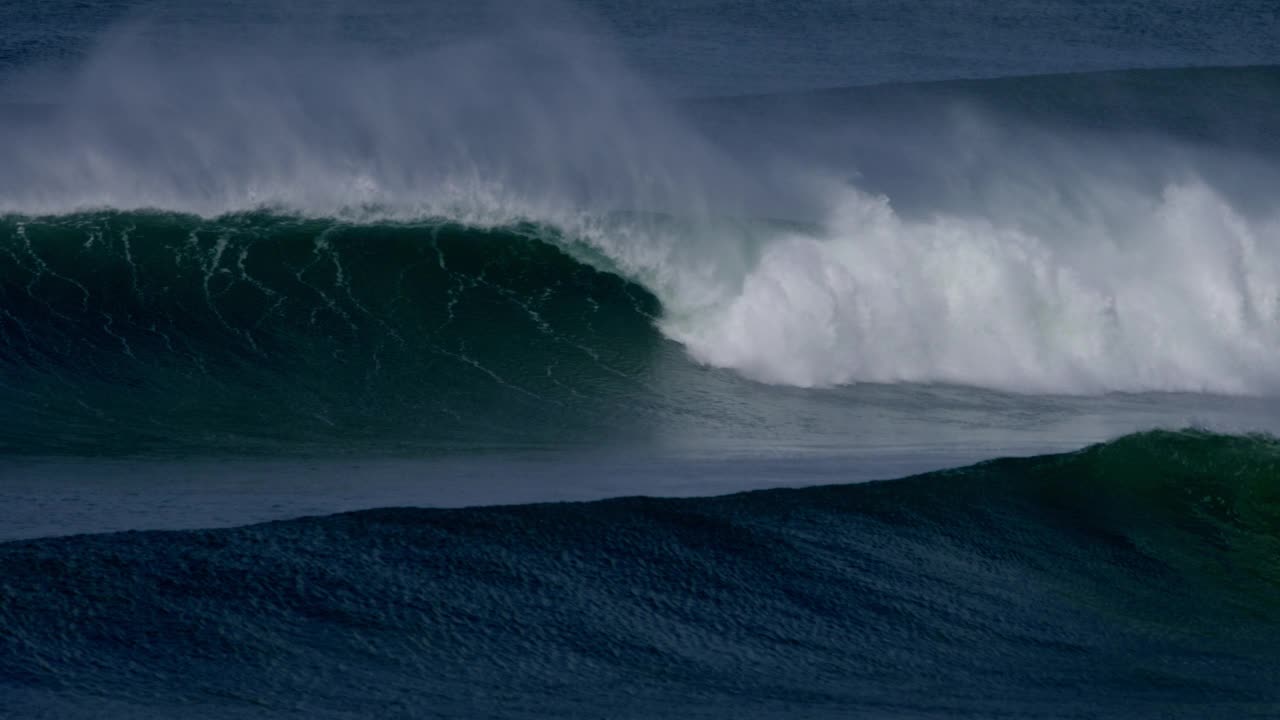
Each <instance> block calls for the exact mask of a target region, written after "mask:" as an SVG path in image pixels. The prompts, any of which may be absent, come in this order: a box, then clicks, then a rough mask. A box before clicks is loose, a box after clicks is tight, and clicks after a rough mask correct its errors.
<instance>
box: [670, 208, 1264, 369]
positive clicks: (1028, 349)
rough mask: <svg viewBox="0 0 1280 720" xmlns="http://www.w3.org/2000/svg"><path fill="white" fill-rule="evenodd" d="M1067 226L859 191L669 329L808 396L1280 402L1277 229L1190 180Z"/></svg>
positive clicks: (723, 361) (705, 354) (706, 354)
mask: <svg viewBox="0 0 1280 720" xmlns="http://www.w3.org/2000/svg"><path fill="white" fill-rule="evenodd" d="M1059 225H1060V227H1062V230H1061V232H1060V234H1058V235H1055V236H1037V235H1034V234H1029V233H1027V232H1025V231H1022V230H1019V229H1016V228H1010V227H1002V226H1000V225H998V224H994V223H992V222H990V221H988V220H984V219H980V218H979V219H973V218H963V217H948V216H942V217H934V218H930V219H924V220H908V219H904V218H903V217H901V216H900V215H898V214H897V213H895V212H894V210H893V208H892V206H891V205H890V203H889V202H888V200H886V199H885V198H883V197H875V196H872V195H868V194H866V193H863V192H860V191H858V190H856V189H853V188H847V189H845V190H843V191H841V192H839V193H838V194H837V195H836V196H835V198H834V200H833V205H832V210H831V215H830V217H829V218H828V220H827V222H826V223H825V226H824V228H823V230H822V232H820V233H815V234H800V233H790V234H783V235H780V236H779V237H778V238H777V239H776V240H774V241H773V242H772V243H770V244H769V245H768V247H767V248H765V250H764V252H763V256H762V257H761V259H760V261H759V263H758V265H756V266H755V267H754V268H753V269H752V270H751V271H750V272H749V274H748V275H747V276H746V278H745V280H744V281H743V283H742V286H741V290H740V291H739V292H737V293H734V294H732V295H731V296H727V297H725V298H724V300H723V302H722V303H721V304H720V305H718V306H716V307H714V308H708V309H705V310H702V311H700V312H695V313H692V314H688V315H685V316H683V317H677V318H670V319H668V321H667V322H666V324H665V327H664V329H665V330H666V332H667V333H669V334H670V336H671V337H673V338H675V339H677V340H679V341H680V342H682V343H684V344H686V345H687V346H688V348H689V351H690V352H691V353H692V354H693V356H694V357H696V358H698V359H699V360H701V361H703V362H706V363H709V364H712V365H717V366H722V367H730V368H734V369H737V370H740V371H741V372H743V373H745V374H747V375H749V376H751V377H753V378H757V379H759V380H763V381H766V382H775V383H786V384H793V385H802V386H824V385H835V384H843V383H850V382H860V381H867V382H940V383H958V384H966V385H978V386H985V387H992V388H1000V389H1007V390H1014V391H1026V392H1051V393H1052V392H1061V393H1089V392H1100V391H1207V392H1221V393H1273V392H1276V391H1280V363H1277V362H1276V358H1277V357H1280V222H1277V220H1276V218H1274V217H1272V218H1270V219H1264V220H1251V219H1248V218H1246V217H1244V216H1242V214H1241V213H1240V212H1238V211H1237V210H1235V209H1234V208H1233V207H1232V206H1231V204H1230V203H1228V202H1227V201H1226V200H1225V199H1224V198H1223V197H1221V196H1220V195H1219V194H1217V193H1216V192H1215V191H1214V190H1212V189H1211V188H1209V187H1207V186H1205V185H1203V184H1198V183H1189V184H1179V185H1170V186H1169V187H1168V188H1167V189H1166V190H1165V191H1164V193H1163V194H1162V195H1160V196H1159V197H1155V198H1151V199H1150V200H1149V201H1147V202H1140V203H1136V204H1134V205H1133V206H1131V208H1130V214H1129V215H1128V216H1127V217H1122V218H1110V219H1108V220H1106V221H1102V222H1093V223H1089V222H1083V221H1082V222H1079V223H1075V224H1071V223H1068V222H1065V221H1062V222H1060V223H1059Z"/></svg>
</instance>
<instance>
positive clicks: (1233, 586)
mask: <svg viewBox="0 0 1280 720" xmlns="http://www.w3.org/2000/svg"><path fill="white" fill-rule="evenodd" d="M912 482H913V483H914V482H915V481H912ZM933 483H939V484H948V485H954V486H955V490H954V492H957V493H959V494H960V497H959V498H955V499H956V500H958V501H959V503H960V504H965V505H968V504H971V505H972V506H973V507H976V508H979V511H980V512H984V513H987V514H988V517H991V518H992V519H993V522H996V523H1000V524H1007V525H1009V527H1006V528H1005V529H1004V532H1011V531H1012V532H1013V534H1015V535H1019V534H1023V535H1022V536H1023V537H1024V538H1025V539H1026V540H1027V541H1029V542H1030V543H1032V544H1031V545H1030V546H1028V547H1024V548H1022V549H1021V550H1015V551H1014V552H1023V553H1028V554H1035V553H1045V554H1046V556H1047V557H1046V559H1043V560H1042V561H1043V562H1049V563H1057V564H1061V565H1062V566H1063V567H1064V568H1065V567H1068V566H1072V567H1076V568H1084V571H1083V572H1085V573H1086V574H1088V575H1089V576H1090V578H1089V582H1088V583H1084V582H1079V583H1076V588H1075V589H1074V590H1071V591H1070V592H1072V593H1073V594H1076V595H1077V596H1078V598H1079V599H1081V600H1084V601H1089V600H1090V598H1091V597H1092V599H1093V600H1097V601H1100V602H1101V601H1105V602H1106V603H1107V604H1110V605H1115V604H1116V603H1117V602H1118V599H1117V598H1116V597H1113V596H1112V595H1114V593H1115V591H1114V590H1113V589H1111V588H1126V591H1127V592H1128V593H1130V595H1129V597H1127V598H1121V599H1122V600H1124V602H1125V603H1126V604H1138V605H1141V604H1142V603H1148V604H1149V607H1150V608H1153V609H1154V608H1161V607H1162V606H1164V605H1166V604H1176V598H1177V597H1178V596H1179V595H1180V594H1182V593H1185V592H1188V591H1194V592H1195V593H1210V594H1212V595H1214V596H1215V605H1216V608H1217V610H1216V612H1219V613H1221V614H1223V615H1226V616H1232V617H1234V618H1237V619H1238V618H1239V617H1240V616H1244V617H1253V618H1255V619H1256V618H1258V617H1270V618H1271V620H1272V621H1273V622H1275V621H1280V615H1278V614H1277V613H1280V442H1278V441H1277V440H1276V439H1275V438H1274V437H1270V436H1263V435H1256V436H1250V435H1245V436H1233V435H1220V434H1214V433H1208V432H1202V431H1186V432H1170V431H1152V432H1145V433H1139V434H1134V435H1129V436H1126V437H1123V438H1121V439H1119V440H1116V441H1113V442H1110V443H1104V444H1101V445H1095V446H1092V447H1089V448H1086V449H1084V450H1081V451H1079V452H1076V453H1070V454H1066V455H1056V456H1043V457H1038V458H1029V459H1011V460H999V461H993V462H990V463H984V464H981V465H977V466H974V467H972V468H965V469H961V470H955V471H950V472H946V473H941V474H936V475H931V476H924V478H922V482H920V483H919V484H915V485H914V486H913V491H923V490H924V489H925V485H926V484H933ZM891 484H892V483H890V485H891ZM883 489H884V490H886V491H888V492H896V491H895V490H891V489H889V488H883ZM942 492H944V493H946V492H952V491H949V490H944V491H942ZM1001 518H1004V519H1003V520H1002V519H1001ZM948 522H954V521H948ZM1046 528H1048V529H1050V530H1052V531H1054V532H1065V533H1068V534H1070V535H1071V536H1072V537H1075V538H1077V539H1078V545H1077V547H1075V548H1066V547H1052V546H1050V545H1047V544H1044V543H1042V542H1039V541H1038V538H1040V537H1042V536H1043V535H1044V534H1045V531H1046ZM1014 540H1015V545H1018V544H1022V543H1018V542H1016V538H1014ZM1054 557H1056V558H1057V559H1056V560H1054V559H1053V558H1054ZM1118 558H1129V560H1127V561H1124V562H1120V561H1119V560H1118ZM1205 605H1206V604H1205V602H1204V601H1203V599H1202V600H1201V601H1199V602H1198V603H1197V605H1196V607H1197V608H1203V607H1205ZM1199 611H1200V610H1197V612H1199ZM1134 612H1139V613H1140V614H1144V615H1145V614H1146V612H1147V611H1145V610H1141V611H1137V610H1135V611H1134ZM1169 622H1170V623H1171V624H1175V625H1176V624H1181V623H1182V620H1181V619H1178V618H1177V617H1176V615H1175V616H1174V618H1173V619H1171V620H1169ZM1199 629H1200V630H1201V631H1203V632H1205V633H1207V634H1212V633H1214V632H1225V630H1224V629H1222V628H1216V629H1215V628H1210V627H1201V628H1199Z"/></svg>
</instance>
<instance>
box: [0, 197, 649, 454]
mask: <svg viewBox="0 0 1280 720" xmlns="http://www.w3.org/2000/svg"><path fill="white" fill-rule="evenodd" d="M539 237H541V238H544V239H545V240H546V241H544V240H540V239H538V238H539ZM554 239H555V233H554V231H553V230H551V229H548V228H540V227H535V226H531V225H530V226H517V227H506V228H499V229H493V230H475V229H468V228H465V227H462V226H459V225H454V224H449V223H445V222H440V223H417V224H382V225H376V224H375V225H349V224H343V223H340V222H334V221H326V220H303V219H298V218H292V217H284V216H275V215H269V214H248V215H237V216H228V217H223V218H220V219H215V220H201V219H197V218H194V217H190V216H183V215H172V214H159V213H91V214H79V215H71V216H61V217H57V218H40V219H34V218H25V219H23V218H12V217H11V218H8V219H5V220H4V221H3V222H2V223H0V308H3V311H0V383H2V384H0V403H2V404H3V405H4V406H5V407H6V408H7V413H6V419H7V420H6V423H5V424H6V425H8V427H5V428H4V431H3V432H0V452H62V451H82V450H87V449H95V448H96V449H98V450H99V451H100V450H101V449H103V448H112V449H115V450H118V451H125V452H130V451H147V450H182V449H184V448H189V447H199V448H205V449H210V448H212V449H216V448H218V447H221V446H227V447H234V448H235V449H236V450H238V451H240V452H254V451H255V449H260V450H267V449H269V448H270V447H272V446H273V445H276V444H279V443H288V444H292V445H295V446H298V445H300V446H303V447H305V446H309V445H314V446H316V447H325V446H328V445H330V444H334V443H336V444H339V445H342V444H352V445H356V446H358V445H359V444H360V443H362V442H365V441H370V442H373V441H376V442H377V443H379V444H382V445H384V446H387V445H390V446H393V447H394V446H395V445H396V444H397V443H399V442H413V443H420V444H423V445H427V446H430V445H433V444H441V443H447V444H453V445H456V444H459V443H463V444H467V443H474V444H484V443H490V442H492V443H503V442H537V441H539V440H541V439H546V438H550V437H562V436H564V435H580V436H581V437H583V438H587V437H590V435H591V432H592V429H593V428H595V427H597V423H596V422H595V421H596V420H597V419H598V418H599V416H600V413H602V412H606V411H607V410H608V409H609V408H612V407H616V405H617V404H618V403H619V402H621V401H620V400H619V397H620V396H626V395H627V394H628V393H629V392H633V388H634V387H636V386H637V385H638V384H641V383H643V382H644V377H645V373H646V370H647V365H648V363H649V362H650V359H651V358H652V357H653V355H654V354H655V353H658V352H661V350H662V340H661V338H660V336H659V334H658V333H657V331H656V330H655V329H654V327H653V319H654V317H655V315H656V314H657V313H658V312H659V307H658V305H657V302H656V301H655V299H654V298H653V297H652V296H651V295H649V294H648V293H647V292H646V291H645V290H643V289H641V288H640V287H638V286H636V285H633V284H630V283H628V282H626V281H624V280H622V279H621V278H619V277H617V276H615V275H611V274H606V273H602V272H598V271H596V270H594V269H592V268H591V267H588V266H586V265H583V264H581V263H579V262H577V261H575V260H573V259H571V258H570V257H569V256H567V255H566V254H564V253H563V252H561V251H560V250H558V249H556V247H555V246H554V245H552V244H551V242H553V241H554Z"/></svg>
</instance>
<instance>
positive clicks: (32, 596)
mask: <svg viewBox="0 0 1280 720" xmlns="http://www.w3.org/2000/svg"><path fill="white" fill-rule="evenodd" d="M1277 478H1280V444H1277V442H1276V441H1275V440H1274V439H1271V438H1266V437H1244V436H1222V435H1212V434H1206V433H1201V432H1181V433H1173V432H1152V433H1145V434H1140V435H1133V436H1129V437H1125V438H1123V439H1120V440H1117V441H1115V442H1112V443H1109V444H1105V445H1100V446H1095V447H1091V448H1088V449H1086V450H1084V451H1081V452H1077V453H1072V454H1068V455H1055V456H1042V457H1036V458H1030V459H1023V460H1000V461H994V462H989V463H984V464H981V465H977V466H973V467H968V468H963V469H958V470H952V471H946V472H942V473H936V474H931V475H925V476H919V477H915V478H910V479H906V480H901V481H892V482H884V483H874V484H868V485H853V486H839V487H823V488H813V489H805V490H776V491H763V492H757V493H748V494H742V495H734V496H728V497H720V498H708V499H693V500H658V499H640V498H631V499H620V500H611V501H605V502H598V503H590V504H565V505H532V506H515V507H504V508H483V509H466V510H413V509H387V510H375V511H367V512H360V513H353V514H348V515H338V516H332V517H324V518H311V519H302V520H295V521H288V522H280V523H271V524H267V525H257V526H251V527H245V528H239V529H231V530H217V531H197V532H147V533H136V532H133V533H123V534H114V535H99V536H81V537H68V538H55V539H47V540H34V541H23V542H14V543H8V544H3V545H0V578H3V580H0V596H2V597H3V602H0V692H2V693H3V695H4V696H5V698H6V705H7V707H8V709H9V710H10V711H13V712H17V713H19V714H21V715H22V716H24V717H59V718H77V717H95V718H102V717H133V716H138V715H152V714H165V713H178V714H181V715H182V716H184V717H219V718H229V717H246V718H248V717H347V716H349V714H350V713H351V712H353V711H354V709H356V708H368V707H370V706H372V705H374V704H376V705H377V706H378V707H380V708H381V710H380V714H381V715H383V716H385V717H436V716H440V717H453V716H458V715H472V716H478V715H502V716H504V717H535V716H555V717H601V716H626V717H669V716H671V715H672V714H680V715H682V716H687V717H703V716H705V717H712V716H714V717H723V716H725V715H726V714H729V713H732V714H735V715H738V716H741V717H773V716H787V717H795V716H809V715H815V716H816V715H830V714H835V713H862V714H870V715H874V716H876V717H993V716H1017V717H1063V716H1080V715H1094V714H1098V713H1103V714H1108V715H1124V716H1126V717H1155V716H1160V717H1170V716H1173V715H1177V714H1178V712H1184V713H1186V714H1188V715H1204V714H1206V713H1207V714H1212V715H1232V716H1240V717H1243V716H1249V715H1256V716H1259V717H1261V716H1263V715H1265V714H1267V713H1268V712H1270V711H1272V710H1274V708H1275V707H1276V703H1277V702H1280V690H1277V688H1280V670H1277V668H1280V650H1277V648H1280V560H1278V558H1280V484H1278V483H1277ZM1171 714H1172V715H1171Z"/></svg>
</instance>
